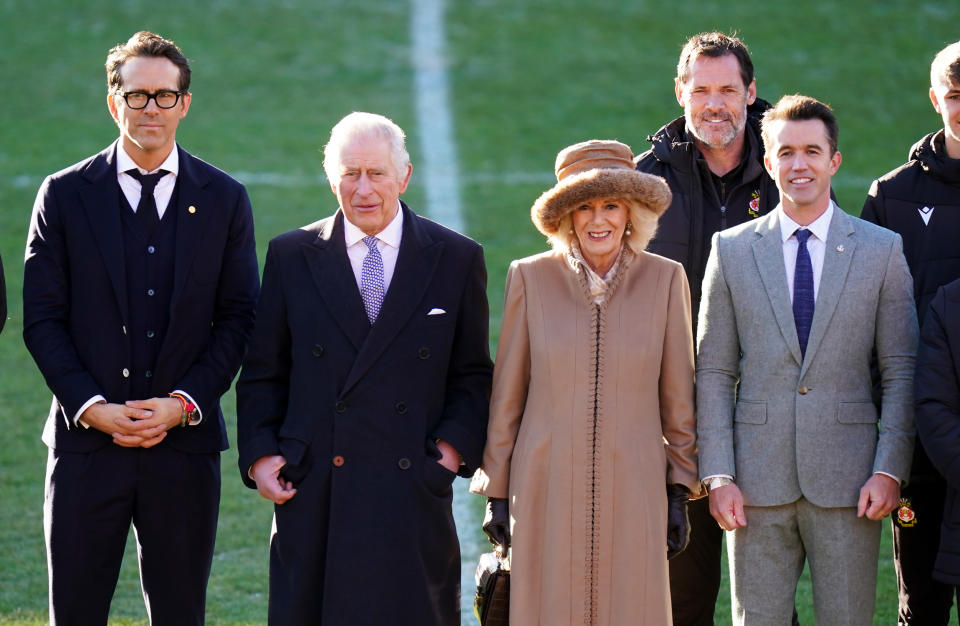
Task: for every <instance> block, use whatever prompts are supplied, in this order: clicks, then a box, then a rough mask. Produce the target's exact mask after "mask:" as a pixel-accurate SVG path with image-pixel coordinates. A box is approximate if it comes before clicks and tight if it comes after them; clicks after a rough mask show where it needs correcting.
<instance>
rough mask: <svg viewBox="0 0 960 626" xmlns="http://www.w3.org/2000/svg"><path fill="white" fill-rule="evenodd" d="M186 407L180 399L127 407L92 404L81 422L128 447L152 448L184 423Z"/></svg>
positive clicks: (132, 402)
mask: <svg viewBox="0 0 960 626" xmlns="http://www.w3.org/2000/svg"><path fill="white" fill-rule="evenodd" d="M182 413H183V407H182V406H181V404H180V401H179V400H177V399H176V398H149V399H147V400H129V401H127V402H126V403H124V404H115V403H110V402H98V403H96V404H91V405H90V406H89V407H87V409H86V410H85V411H84V412H83V414H82V415H80V419H81V420H82V421H83V422H84V423H86V424H87V425H88V426H90V427H91V428H96V429H97V430H99V431H102V432H105V433H107V434H108V435H110V436H111V437H113V442H114V443H115V444H117V445H118V446H123V447H124V448H152V447H153V446H155V445H157V444H158V443H160V442H161V441H163V440H164V438H166V436H167V431H168V430H170V429H171V428H173V427H174V426H176V425H177V424H179V423H180V415H181V414H182Z"/></svg>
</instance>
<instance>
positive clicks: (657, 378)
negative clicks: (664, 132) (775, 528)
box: [471, 140, 699, 626]
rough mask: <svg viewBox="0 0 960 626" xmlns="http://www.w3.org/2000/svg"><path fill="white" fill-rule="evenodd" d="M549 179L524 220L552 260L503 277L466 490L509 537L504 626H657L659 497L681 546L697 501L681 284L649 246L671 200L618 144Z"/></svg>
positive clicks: (663, 600)
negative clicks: (484, 410)
mask: <svg viewBox="0 0 960 626" xmlns="http://www.w3.org/2000/svg"><path fill="white" fill-rule="evenodd" d="M556 173H557V179H558V183H557V185H556V186H554V187H553V188H552V189H550V190H548V191H546V192H544V193H543V195H541V196H540V198H539V199H538V200H537V202H536V203H535V204H534V205H533V208H532V210H531V214H532V218H533V222H534V224H536V226H537V228H538V229H539V230H540V231H541V232H542V233H544V234H545V235H546V236H547V237H548V239H549V241H550V243H551V245H552V246H553V250H552V251H550V252H545V253H542V254H538V255H535V256H532V257H529V258H526V259H521V260H519V261H514V262H513V263H512V264H511V266H510V270H509V274H508V276H507V288H506V301H505V305H504V314H503V325H502V328H501V332H500V342H499V346H498V349H497V361H496V367H495V370H494V381H493V396H492V399H491V405H490V424H489V428H488V434H487V444H486V448H485V450H484V455H483V463H482V467H481V469H480V470H479V471H478V472H477V474H476V476H475V477H474V479H473V483H472V485H471V490H472V491H474V492H476V493H480V494H483V495H486V496H487V497H488V513H487V519H486V520H485V523H484V526H485V530H486V531H487V532H488V534H489V535H491V538H492V539H496V540H497V541H499V542H502V543H504V544H507V543H509V542H510V538H511V535H512V550H511V564H512V570H513V573H512V575H511V594H510V595H511V598H510V622H511V624H514V625H516V626H532V625H536V624H543V625H549V626H556V625H559V624H592V625H600V624H603V625H607V624H609V625H614V626H616V625H621V624H622V625H627V624H629V625H636V624H648V625H650V626H664V625H666V624H670V623H671V616H670V591H669V584H668V576H667V545H668V491H669V492H671V493H672V496H671V501H672V502H673V503H675V506H674V505H671V506H670V509H671V511H670V515H671V523H670V524H669V525H670V526H671V531H672V532H674V533H675V535H674V536H673V537H672V541H671V542H670V543H672V544H673V545H672V546H671V547H672V548H674V549H682V547H683V546H684V545H685V542H686V529H685V528H683V525H684V523H685V507H686V498H687V495H688V494H689V493H691V492H698V491H699V483H698V481H697V468H696V456H695V454H696V451H695V444H696V439H695V433H696V428H695V424H694V408H693V407H694V398H693V375H694V363H693V339H692V336H691V329H690V321H689V320H690V295H689V288H688V285H687V281H686V278H685V275H684V272H683V268H682V267H681V266H680V265H679V264H677V263H675V262H673V261H670V260H667V259H665V258H663V257H659V256H656V255H653V254H650V253H648V252H644V248H645V247H646V245H647V243H648V242H649V241H650V238H651V237H652V236H653V233H654V231H655V229H656V224H657V219H658V218H659V216H660V215H661V214H662V213H663V212H664V211H665V210H666V208H667V207H668V206H669V204H670V198H671V196H670V191H669V189H668V188H667V185H666V184H665V183H664V182H663V180H662V179H660V178H658V177H655V176H651V175H648V174H642V173H640V172H637V171H636V170H634V166H633V155H632V153H631V151H630V148H629V147H628V146H626V145H624V144H622V143H620V142H616V141H598V140H594V141H588V142H584V143H580V144H576V145H573V146H570V147H568V148H566V149H565V150H563V151H562V152H560V154H559V155H558V156H557V163H556ZM507 510H509V518H507ZM507 519H509V521H507Z"/></svg>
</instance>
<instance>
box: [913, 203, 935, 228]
mask: <svg viewBox="0 0 960 626" xmlns="http://www.w3.org/2000/svg"><path fill="white" fill-rule="evenodd" d="M917 210H918V211H920V217H921V218H922V219H923V225H924V226H927V225H929V224H930V218H931V217H933V207H932V206H923V207H920V208H919V209H917Z"/></svg>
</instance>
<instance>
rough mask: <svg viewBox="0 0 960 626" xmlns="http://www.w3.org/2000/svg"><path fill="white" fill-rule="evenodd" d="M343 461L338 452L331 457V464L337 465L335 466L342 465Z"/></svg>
mask: <svg viewBox="0 0 960 626" xmlns="http://www.w3.org/2000/svg"><path fill="white" fill-rule="evenodd" d="M343 463H344V461H343V457H342V456H340V455H339V454H338V455H337V456H335V457H333V464H334V465H335V466H337V467H343Z"/></svg>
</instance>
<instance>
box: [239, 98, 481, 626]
mask: <svg viewBox="0 0 960 626" xmlns="http://www.w3.org/2000/svg"><path fill="white" fill-rule="evenodd" d="M324 168H325V170H326V173H327V176H328V178H329V180H330V185H331V187H332V189H333V192H334V194H335V195H336V197H337V199H338V201H339V204H340V208H339V210H338V211H337V212H336V213H335V214H334V215H332V216H330V217H328V218H325V219H322V220H320V221H318V222H315V223H313V224H310V225H308V226H304V227H302V228H299V229H297V230H294V231H291V232H289V233H286V234H284V235H280V236H279V237H277V238H276V239H274V240H273V241H271V242H270V246H269V249H268V251H267V258H266V262H265V265H264V274H263V291H262V294H261V298H260V302H259V305H258V308H257V323H256V327H255V330H254V334H253V338H252V339H251V344H250V351H249V353H248V354H247V357H246V359H245V360H244V365H243V370H242V372H241V374H240V380H239V382H238V383H237V405H238V406H237V411H238V445H239V450H240V459H239V463H240V472H241V475H242V476H243V480H244V482H245V483H246V484H247V485H248V486H250V487H255V488H257V489H258V491H259V492H260V494H261V495H262V496H263V497H264V498H267V499H268V500H271V501H272V502H274V503H275V511H274V526H273V536H272V538H271V545H270V603H269V619H270V623H271V624H274V625H276V626H280V625H283V626H291V625H296V624H304V625H316V624H331V625H333V624H357V625H364V624H371V625H374V624H376V625H383V624H398V625H399V624H404V625H406V624H417V625H418V626H430V625H441V624H442V625H447V626H452V625H455V624H459V623H460V612H459V599H460V584H459V581H460V550H459V545H458V542H457V535H456V528H455V527H454V520H453V514H452V510H451V500H452V486H451V483H452V482H453V479H454V477H455V476H457V475H458V474H459V475H461V476H470V475H471V474H472V473H473V471H474V469H475V468H476V467H477V465H478V464H479V463H480V458H481V454H482V451H483V444H484V440H485V438H486V424H487V414H488V400H489V392H490V384H491V375H492V369H493V368H492V363H491V362H490V356H489V346H488V329H487V325H488V309H487V298H486V270H485V266H484V259H483V251H482V249H481V248H480V246H479V245H478V244H477V243H476V242H474V241H472V240H470V239H468V238H466V237H464V236H462V235H459V234H457V233H455V232H453V231H451V230H448V229H447V228H444V227H443V226H440V225H438V224H436V223H434V222H431V221H429V220H427V219H425V218H422V217H420V216H418V215H416V214H415V213H414V212H413V211H411V210H410V209H409V207H407V206H406V204H404V203H402V202H400V199H399V196H400V194H402V193H403V192H404V191H405V190H406V188H407V184H408V182H409V180H410V174H411V171H412V167H411V165H410V160H409V156H408V155H407V152H406V149H405V147H404V135H403V131H402V130H401V129H400V128H399V127H398V126H397V125H396V124H394V123H393V122H391V121H390V120H388V119H387V118H385V117H382V116H379V115H373V114H369V113H352V114H350V115H348V116H347V117H345V118H344V119H343V120H341V121H340V122H339V123H338V124H337V125H336V126H335V127H334V128H333V131H332V132H331V136H330V142H329V143H328V144H327V146H326V149H325V159H324Z"/></svg>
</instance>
